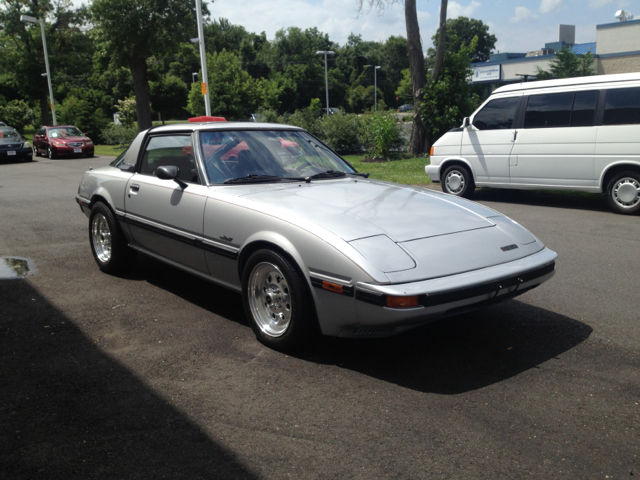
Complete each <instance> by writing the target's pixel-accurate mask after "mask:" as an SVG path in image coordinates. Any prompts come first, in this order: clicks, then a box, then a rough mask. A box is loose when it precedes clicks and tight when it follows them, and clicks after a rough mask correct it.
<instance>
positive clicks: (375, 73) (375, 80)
mask: <svg viewBox="0 0 640 480" xmlns="http://www.w3.org/2000/svg"><path fill="white" fill-rule="evenodd" d="M367 67H373V65H365V66H364V68H367ZM381 68H382V67H381V66H379V65H377V66H376V67H375V68H374V69H373V98H374V100H373V102H374V103H373V105H374V106H373V111H374V112H377V111H378V70H379V69H381Z"/></svg>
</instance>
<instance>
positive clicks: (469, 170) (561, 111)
mask: <svg viewBox="0 0 640 480" xmlns="http://www.w3.org/2000/svg"><path fill="white" fill-rule="evenodd" d="M425 171H426V173H427V174H428V175H429V176H430V177H431V180H432V181H433V182H441V183H442V190H443V191H444V192H446V193H450V194H452V195H457V196H461V197H467V198H469V197H470V196H471V195H472V194H473V190H474V189H475V187H494V188H519V189H554V190H560V189H565V190H582V191H585V192H594V193H600V192H606V194H607V199H608V201H609V205H610V207H611V208H612V210H613V211H614V212H617V213H625V214H632V213H637V212H638V211H640V73H626V74H621V75H596V76H589V77H577V78H567V79H561V80H545V81H539V82H531V83H522V84H514V85H507V86H504V87H500V88H498V89H496V90H495V91H494V92H493V94H492V95H491V96H490V97H489V98H488V99H487V101H486V102H484V103H483V104H482V105H481V106H480V108H478V110H476V111H475V112H474V114H473V115H472V116H471V117H469V118H465V119H464V121H463V124H462V127H460V128H454V129H453V130H451V131H449V132H447V133H446V134H444V135H443V136H442V137H441V138H440V139H439V140H438V141H437V142H435V143H434V144H433V147H432V149H431V164H430V165H427V166H426V167H425Z"/></svg>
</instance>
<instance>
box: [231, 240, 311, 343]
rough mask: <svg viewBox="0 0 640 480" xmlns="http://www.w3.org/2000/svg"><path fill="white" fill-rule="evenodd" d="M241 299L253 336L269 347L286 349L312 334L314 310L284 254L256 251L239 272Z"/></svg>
mask: <svg viewBox="0 0 640 480" xmlns="http://www.w3.org/2000/svg"><path fill="white" fill-rule="evenodd" d="M242 300H243V304H244V309H245V313H246V315H247V318H248V320H249V324H250V326H251V328H252V330H253V332H254V333H255V335H256V338H257V339H258V340H259V341H260V342H262V343H263V344H265V345H266V346H268V347H270V348H274V349H277V350H290V349H292V348H296V347H299V346H301V345H302V344H304V342H305V341H306V340H307V339H308V338H309V337H310V335H311V334H312V333H313V330H314V325H315V309H314V308H313V299H312V297H311V293H310V292H309V287H308V285H307V283H306V282H305V280H304V278H303V277H302V275H301V274H300V273H299V271H298V269H297V268H296V267H295V266H294V265H292V264H291V262H289V261H288V260H287V259H286V258H285V257H284V256H282V255H280V254H279V253H276V252H273V251H271V250H258V251H256V252H255V253H253V254H252V255H251V257H249V260H248V261H247V264H246V266H245V268H244V272H243V275H242Z"/></svg>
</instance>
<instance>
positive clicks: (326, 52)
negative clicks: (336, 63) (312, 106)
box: [316, 50, 336, 115]
mask: <svg viewBox="0 0 640 480" xmlns="http://www.w3.org/2000/svg"><path fill="white" fill-rule="evenodd" d="M335 53H336V52H332V51H331V50H320V51H318V52H316V55H324V89H325V92H326V94H327V115H329V74H328V71H327V55H333V54H335Z"/></svg>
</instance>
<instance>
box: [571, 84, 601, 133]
mask: <svg viewBox="0 0 640 480" xmlns="http://www.w3.org/2000/svg"><path fill="white" fill-rule="evenodd" d="M597 101H598V91H597V90H591V91H589V92H576V98H575V99H574V100H573V111H572V112H571V126H572V127H590V126H592V125H593V121H594V117H595V114H596V102H597Z"/></svg>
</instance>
